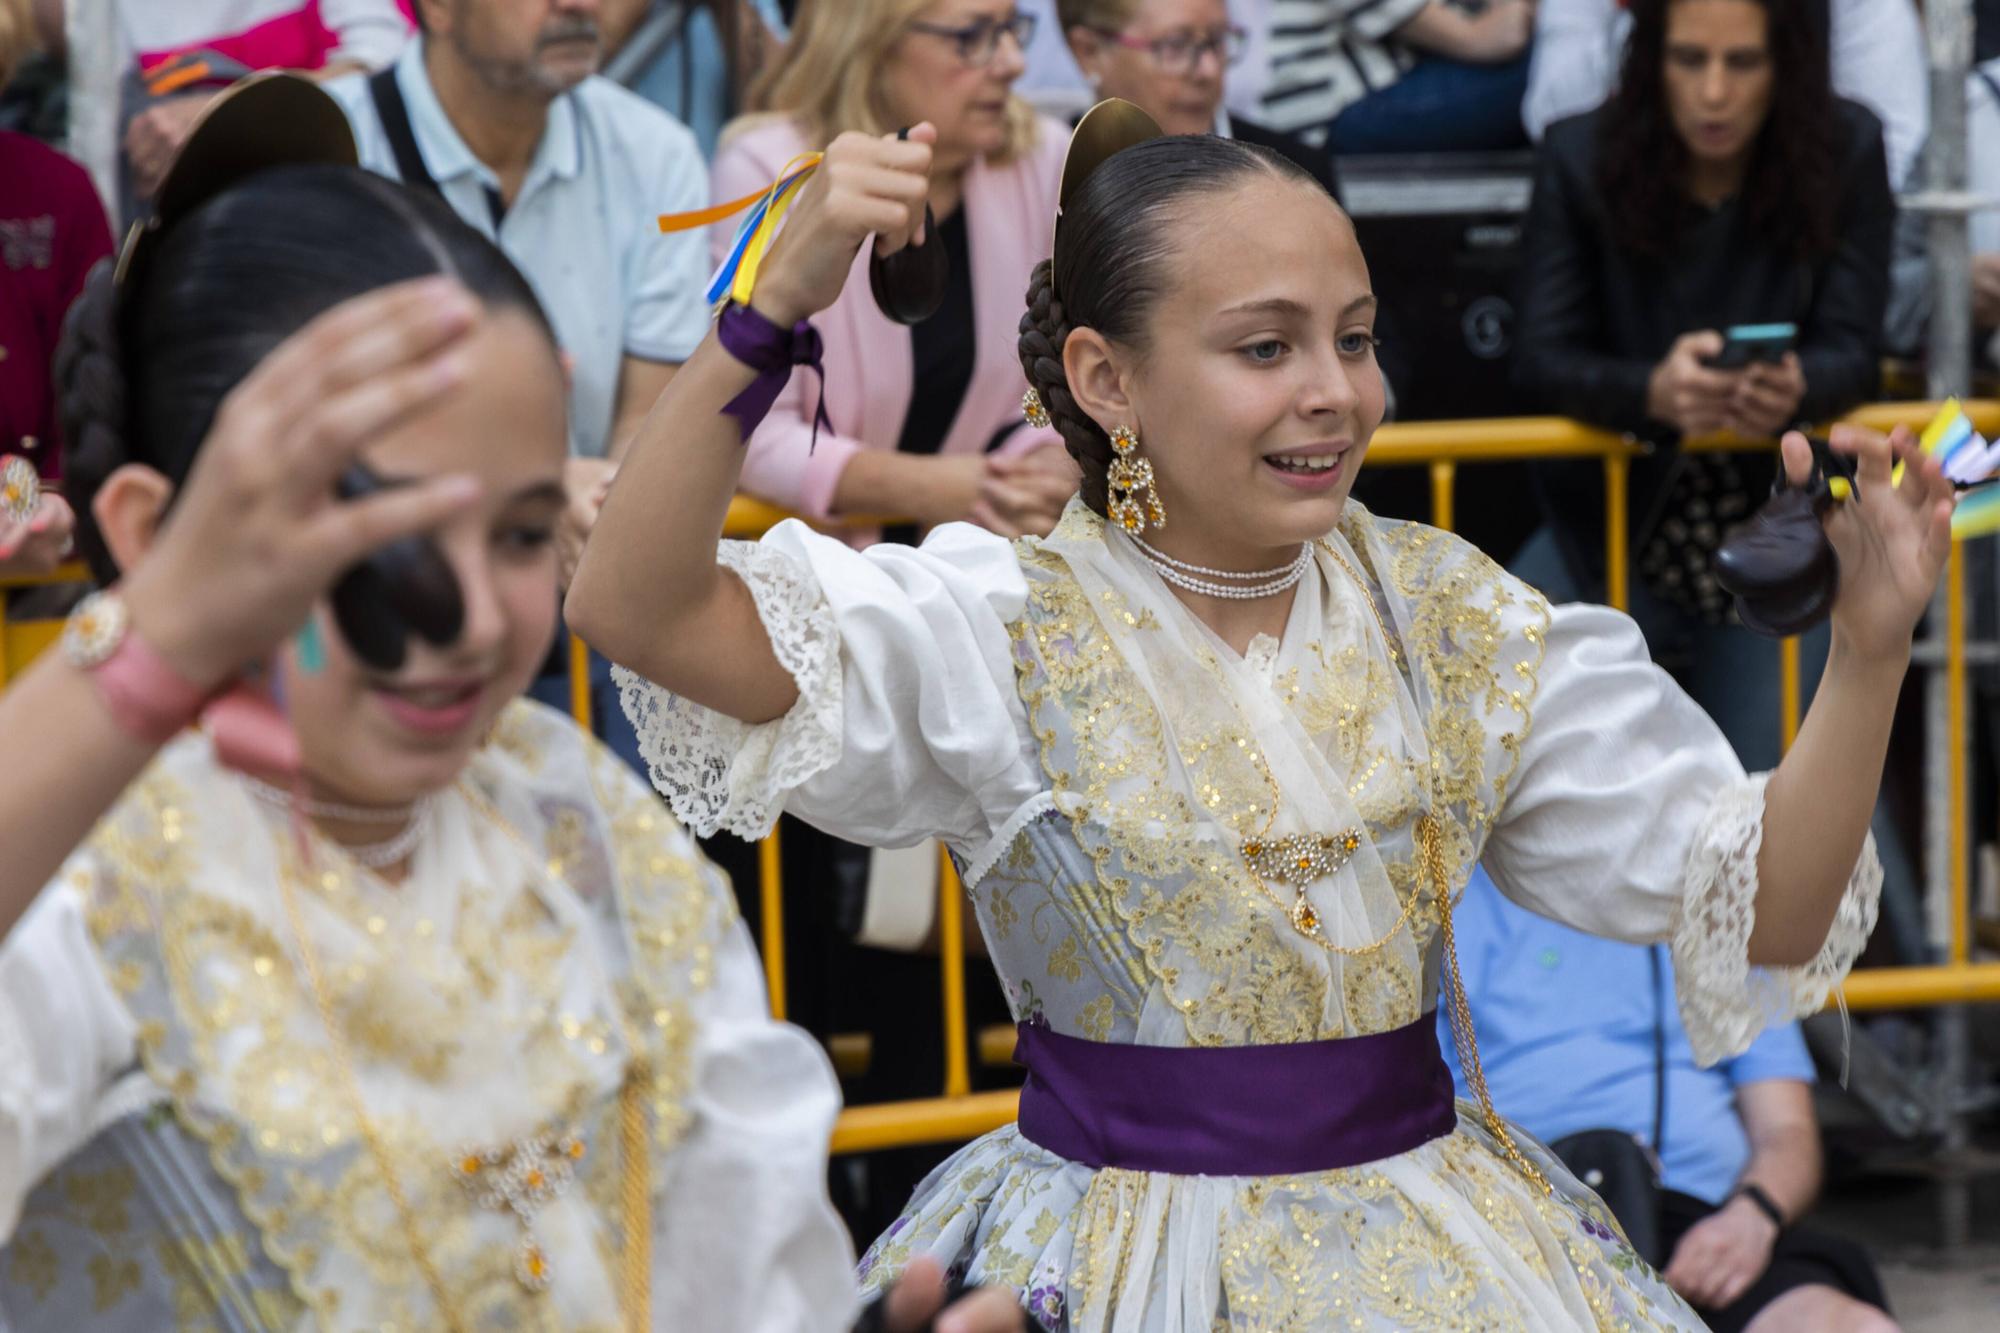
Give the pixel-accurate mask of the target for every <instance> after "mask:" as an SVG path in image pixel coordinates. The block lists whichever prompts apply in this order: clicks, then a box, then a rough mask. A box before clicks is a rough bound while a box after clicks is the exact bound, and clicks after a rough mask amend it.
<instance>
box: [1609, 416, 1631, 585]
mask: <svg viewBox="0 0 2000 1333" xmlns="http://www.w3.org/2000/svg"><path fill="white" fill-rule="evenodd" d="M1631 475H1632V460H1631V459H1629V458H1627V457H1626V456H1625V455H1624V454H1622V453H1618V454H1606V455H1605V456H1604V600H1605V601H1606V602H1608V603H1609V604H1611V605H1612V606H1614V607H1616V608H1618V609H1619V610H1620V611H1628V610H1630V609H1631V605H1632V598H1631V594H1630V592H1629V590H1628V588H1627V586H1626V582H1625V578H1626V572H1627V570H1626V560H1627V552H1626V549H1625V543H1626V540H1627V538H1626V536H1625V515H1626V509H1625V505H1626V498H1625V484H1626V482H1627V480H1628V479H1629V478H1630V477H1631Z"/></svg>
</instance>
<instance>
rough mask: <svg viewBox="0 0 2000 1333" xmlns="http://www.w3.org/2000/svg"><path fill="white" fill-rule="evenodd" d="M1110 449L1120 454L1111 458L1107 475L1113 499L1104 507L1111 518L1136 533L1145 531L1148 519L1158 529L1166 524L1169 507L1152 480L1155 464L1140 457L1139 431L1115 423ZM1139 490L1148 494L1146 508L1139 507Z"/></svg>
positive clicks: (1130, 531)
mask: <svg viewBox="0 0 2000 1333" xmlns="http://www.w3.org/2000/svg"><path fill="white" fill-rule="evenodd" d="M1111 448H1112V449H1113V451H1115V452H1116V453H1117V455H1118V457H1117V458H1115V459H1113V460H1112V462H1111V470H1110V471H1109V472H1108V473H1106V474H1105V478H1104V484H1105V489H1106V490H1107V491H1108V492H1109V497H1108V498H1109V500H1110V503H1109V504H1107V505H1106V506H1105V509H1106V510H1107V511H1108V512H1109V513H1110V515H1111V521H1112V522H1113V523H1116V524H1117V525H1118V526H1119V527H1121V528H1123V529H1125V531H1127V532H1129V533H1131V534H1133V535H1134V536H1137V535H1138V534H1139V533H1141V532H1144V531H1145V530H1146V521H1147V519H1148V518H1150V519H1151V520H1152V525H1153V526H1154V527H1156V528H1164V527H1165V526H1167V507H1166V506H1165V505H1164V504H1161V503H1160V488H1159V487H1158V486H1157V485H1156V484H1155V483H1154V481H1153V465H1152V463H1151V462H1149V461H1148V460H1146V459H1144V458H1140V457H1138V453H1139V436H1138V433H1137V432H1135V431H1134V430H1133V429H1132V428H1131V427H1130V426H1114V427H1113V428H1112V431H1111ZM1140 491H1144V492H1145V493H1146V505H1145V508H1144V509H1141V508H1140V507H1139V492H1140Z"/></svg>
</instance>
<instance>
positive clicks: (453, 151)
mask: <svg viewBox="0 0 2000 1333" xmlns="http://www.w3.org/2000/svg"><path fill="white" fill-rule="evenodd" d="M416 12H417V17H418V21H419V24H420V26H421V27H422V28H423V32H422V33H421V34H420V35H419V36H418V37H417V39H415V40H413V41H412V42H411V43H410V44H409V45H408V46H407V47H406V48H405V49H404V51H403V54H402V57H401V58H400V59H399V60H398V61H397V62H396V64H395V65H394V66H393V67H391V68H390V69H388V70H385V71H383V72H382V73H380V74H377V75H373V76H370V77H365V78H364V77H360V76H356V77H352V78H347V79H341V80H337V81H335V82H334V83H331V84H329V85H328V87H327V91H328V92H330V93H332V94H333V95H334V96H335V97H336V98H338V99H339V100H340V103H341V105H342V107H343V108H344V109H345V110H346V112H347V116H348V119H349V121H350V122H352V124H353V126H354V135H355V139H356V141H357V143H358V144H359V147H360V150H361V164H362V165H363V166H365V167H367V168H369V169H370V170H372V171H378V172H380V173H382V174H383V175H385V176H392V177H395V178H396V179H398V180H401V181H403V182H404V183H405V184H406V185H410V186H413V187H415V188H418V189H430V190H435V191H436V192H437V193H438V194H439V195H441V196H442V197H443V199H444V201H445V202H446V203H447V204H449V205H450V206H451V208H452V210H453V211H454V212H456V213H457V214H458V215H459V216H460V217H461V218H463V219H465V221H466V222H468V223H470V224H471V225H472V226H473V227H475V228H477V229H478V230H479V231H480V232H482V233H484V234H485V235H486V236H488V237H490V238H492V239H493V240H494V241H495V242H496V243H497V244H498V245H499V247H500V248H501V249H502V250H503V251H505V252H506V254H507V257H508V258H510V259H512V260H513V261H514V263H515V264H516V265H517V266H518V267H519V268H520V269H521V271H522V273H524V274H525V275H527V279H528V282H529V284H530V285H531V286H532V287H533V288H534V289H535V295H536V296H538V297H539V298H540V299H541V302H542V306H543V308H544V309H545V310H546V311H547V312H548V316H549V320H550V322H551V323H552V324H553V325H554V326H555V331H556V338H557V340H558V341H559V342H560V343H561V344H562V349H563V354H564V358H565V360H566V362H567V363H568V367H569V375H570V399H569V431H570V454H571V458H570V464H569V468H568V471H567V474H566V476H565V478H564V484H565V489H566V490H567V491H568V493H569V504H568V506H567V509H566V511H565V513H564V516H563V522H562V524H561V527H560V528H559V530H558V533H557V546H558V549H559V553H560V556H561V563H562V578H563V582H564V583H565V584H566V583H568V581H569V576H570V574H571V573H572V572H574V570H575V568H576V559H577V556H578V555H579V554H580V553H581V551H582V547H583V540H584V538H585V537H586V536H587V535H588V533H589V531H590V528H591V525H592V524H593V523H595V522H596V519H597V510H598V506H599V505H601V504H602V503H603V499H604V494H605V491H606V489H607V488H608V487H609V486H610V483H611V476H612V473H613V472H614V470H615V469H616V466H617V460H618V457H619V455H620V454H621V453H622V451H623V449H624V447H625V445H626V444H627V443H628V442H629V441H630V440H631V438H632V435H633V433H634V432H635V431H637V429H638V427H639V423H640V422H641V421H642V420H644V419H645V415H646V413H647V411H648V410H649V409H650V408H651V407H652V405H653V402H654V400H656V399H657V398H658V397H659V396H660V391H661V390H662V389H664V388H666V386H667V381H668V379H669V378H671V377H672V375H673V373H674V370H675V369H676V368H677V367H678V366H679V365H680V363H681V362H683V361H685V360H686V359H687V358H688V357H689V356H691V355H693V354H694V350H695V348H696V347H697V346H699V345H700V343H701V340H702V338H703V337H704V336H706V334H707V332H708V307H707V302H706V301H705V299H704V288H705V287H706V286H707V283H708V267H709V265H708V253H707V238H706V233H705V232H703V231H701V230H699V229H696V230H692V231H684V232H679V233H676V234H673V235H663V234H662V233H661V231H660V229H659V225H658V222H657V219H658V217H659V215H660V214H662V213H679V212H685V211H688V210H691V209H697V208H701V207H703V206H705V205H706V204H707V203H708V166H707V164H706V163H705V162H704V161H703V160H702V156H701V151H700V149H699V148H697V147H696V145H695V141H694V136H693V135H692V134H690V133H689V132H688V130H687V128H686V127H685V126H683V125H681V124H680V123H679V122H678V121H676V120H674V118H673V117H671V116H669V115H668V114H667V113H666V112H664V111H662V110H660V109H659V108H658V107H656V106H654V105H652V104H651V103H650V102H647V101H646V100H645V99H644V98H641V97H638V96H636V95H634V94H632V93H630V92H627V91H626V90H625V89H623V88H621V87H619V86H618V85H617V84H615V83H613V82H612V81H611V80H609V79H606V78H602V77H600V76H599V75H598V74H597V73H596V70H597V66H598V61H599V59H600V57H601V54H602V42H603V34H602V32H601V30H600V28H599V25H598V12H597V0H546V3H544V4H539V5H532V6H531V5H520V4H496V3H493V2H492V0H417V4H416ZM561 646H562V645H561V644H560V643H559V644H558V646H557V651H556V652H555V653H554V654H552V656H551V658H550V661H549V664H548V666H547V667H546V668H545V669H544V673H543V676H542V679H541V680H539V681H538V682H537V683H536V685H535V687H534V691H533V693H534V695H535V697H536V698H539V699H541V700H542V701H543V702H545V703H548V704H551V705H553V706H556V707H567V705H568V699H569V690H568V682H567V680H566V679H565V668H566V664H567V661H568V656H567V654H566V653H564V652H562V651H561ZM591 679H592V685H593V701H592V702H593V712H594V713H595V714H596V717H595V719H594V721H595V723H596V727H595V729H596V731H597V733H598V734H599V735H600V736H602V737H603V738H604V739H605V741H606V742H607V743H608V744H609V745H610V746H611V748H612V749H613V750H614V751H615V752H616V753H618V755H619V756H620V757H622V758H623V759H625V760H626V762H627V763H629V764H631V765H633V766H634V767H635V768H638V769H640V771H644V769H643V765H642V764H641V763H640V760H639V750H638V738H637V737H636V735H635V734H634V733H633V731H632V727H631V723H630V722H629V721H628V720H627V719H626V717H625V714H624V712H623V710H622V709H620V708H619V706H618V701H617V698H616V694H615V691H613V690H612V689H611V680H610V670H609V666H608V664H606V663H605V662H604V661H603V660H602V659H601V658H594V659H593V661H592V672H591Z"/></svg>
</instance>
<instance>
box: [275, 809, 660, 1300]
mask: <svg viewBox="0 0 2000 1333" xmlns="http://www.w3.org/2000/svg"><path fill="white" fill-rule="evenodd" d="M460 789H461V791H463V792H464V794H465V795H466V796H467V797H468V798H469V799H470V801H471V803H472V805H473V806H474V808H475V809H477V810H479V811H480V812H481V813H482V814H484V815H485V816H487V817H488V818H489V819H490V820H491V821H492V822H493V824H494V825H495V827H497V828H499V829H500V830H501V831H502V832H503V833H504V834H506V835H507V836H508V837H510V838H511V839H512V840H513V841H514V842H515V843H516V845H517V846H519V847H521V848H522V849H523V850H524V851H532V849H530V848H528V847H527V843H526V840H525V839H523V838H522V837H521V836H520V834H519V833H517V832H515V830H514V829H513V828H512V827H511V826H509V825H508V824H507V822H506V821H505V820H504V819H502V818H501V817H500V815H499V812H498V811H496V810H494V809H493V808H492V807H491V806H490V805H487V804H486V803H485V802H484V801H482V800H479V799H478V797H477V796H476V795H475V794H474V793H473V792H472V791H471V790H470V789H469V788H467V787H465V786H464V785H463V784H461V788H460ZM295 873H296V872H295V870H294V869H293V867H292V861H291V857H290V855H289V854H288V853H284V852H281V853H280V866H279V872H278V887H279V896H280V898H281V899H282V901H283V905H284V910H285V917H286V920H287V922H288V924H289V925H290V927H291V931H292V937H293V939H295V940H296V941H297V942H298V947H299V959H300V962H301V963H302V964H303V965H304V967H305V972H306V980H307V983H308V985H309V987H310V989H311V990H312V996H313V1005H314V1007H315V1008H316V1009H317V1010H318V1012H319V1020H320V1026H321V1027H322V1028H323V1029H324V1030H325V1032H326V1039H327V1044H328V1045H329V1046H330V1047H331V1048H332V1050H333V1057H334V1065H335V1068H336V1070H337V1072H338V1074H339V1076H340V1081H341V1088H342V1094H343V1097H344V1100H345V1101H346V1102H347V1104H348V1112H349V1114H351V1115H352V1116H353V1117H354V1123H355V1127H356V1129H357V1131H358V1132H359V1134H360V1137H361V1140H362V1143H363V1144H364V1145H365V1146H366V1148H367V1151H368V1156H369V1159H370V1160H371V1161H372V1162H373V1163H374V1165H375V1170H376V1172H377V1174H379V1175H380V1176H381V1177H382V1185H383V1188H384V1189H385V1190H387V1191H388V1194H389V1201H390V1204H391V1205H392V1206H393V1207H394V1208H395V1210H396V1217H397V1221H398V1223H399V1224H400V1226H401V1228H402V1231H403V1238H404V1242H405V1243H406V1244H407V1245H408V1246H409V1248H410V1257H411V1259H412V1260H413V1261H414V1262H415V1263H416V1265H417V1269H418V1271H419V1272H420V1273H421V1274H422V1275H423V1279H424V1285H425V1286H427V1287H429V1288H430V1293H431V1300H432V1302H433V1303H434V1304H435V1305H436V1306H437V1312H438V1316H439V1318H441V1319H442V1320H443V1321H444V1324H445V1327H446V1328H448V1329H449V1330H450V1331H451V1333H472V1326H471V1325H470V1324H469V1323H467V1322H466V1319H465V1317H464V1315H463V1313H462V1312H461V1311H460V1310H459V1308H458V1303H457V1302H456V1301H455V1300H453V1299H452V1296H451V1292H450V1290H449V1289H448V1288H447V1287H446V1285H445V1282H444V1277H443V1275H442V1274H441V1273H440V1272H439V1271H438V1268H437V1264H436V1262H435V1261H434V1260H433V1259H432V1257H431V1253H430V1247H429V1246H428V1245H426V1244H425V1243H424V1237H423V1232H422V1229H421V1228H420V1227H419V1226H418V1225H417V1215H416V1210H415V1209H414V1208H412V1207H411V1206H410V1200H409V1196H408V1194H407V1193H406V1192H405V1191H404V1189H403V1185H402V1181H401V1180H400V1178H399V1177H398V1176H397V1174H396V1170H395V1163H394V1159H393V1158H392V1157H391V1155H390V1152H389V1147H388V1144H387V1143H385V1142H384V1141H383V1139H382V1136H381V1133H380V1132H379V1131H378V1130H377V1128H376V1126H375V1123H374V1122H373V1121H372V1120H370V1119H369V1117H368V1108H367V1104H366V1102H365V1101H364V1100H363V1098H362V1096H361V1083H360V1080H359V1079H358V1078H356V1077H355V1073H354V1063H353V1058H352V1056H351V1054H350V1053H349V1051H348V1046H347V1041H346V1039H345V1037H344V1035H343V1034H342V1031H341V1027H340V1023H339V1020H338V1019H337V1018H336V1016H335V1015H334V1012H333V1003H332V1000H331V998H330V997H329V996H328V994H327V989H326V982H325V978H324V976H323V975H322V974H321V972H320V967H319V958H318V955H317V953H316V952H315V951H314V949H313V947H312V943H311V940H310V938H309V937H308V935H307V934H306V931H305V927H304V922H303V920H302V918H301V916H300V914H299V905H298V898H297V895H296V893H295V892H294V889H293V883H292V881H293V878H294V876H295ZM612 1007H613V1009H614V1011H615V1012H616V1013H617V1014H618V1020H619V1025H620V1027H621V1029H622V1030H623V1032H624V1034H625V1042H626V1049H627V1050H629V1051H630V1052H632V1063H631V1065H630V1066H629V1067H628V1068H627V1070H626V1074H625V1080H624V1082H623V1084H622V1085H621V1086H620V1087H619V1090H618V1119H619V1147H620V1154H621V1156H622V1157H623V1158H624V1172H623V1176H622V1179H621V1181H620V1202H621V1205H622V1212H623V1225H624V1232H625V1236H624V1240H625V1247H624V1253H623V1255H622V1263H621V1273H620V1276H621V1283H620V1285H621V1287H622V1288H623V1297H624V1300H623V1304H624V1308H625V1315H626V1326H627V1327H628V1328H629V1329H631V1330H632V1331H633V1333H642V1331H643V1330H647V1329H650V1328H651V1327H652V1240H653V1226H652V1211H653V1192H652V1155H651V1151H650V1145H649V1144H648V1143H647V1138H648V1135H647V1128H646V1107H645V1102H644V1089H645V1086H646V1084H647V1083H648V1082H650V1075H649V1071H648V1066H647V1063H646V1061H645V1059H644V1057H643V1056H641V1055H640V1053H639V1051H640V1048H639V1045H638V1042H637V1039H636V1034H635V1033H634V1032H633V1030H632V1027H631V1024H630V1022H629V1021H628V1020H627V1017H626V1015H625V1012H624V1009H623V1007H622V1006H620V1005H618V1004H616V1003H615V1002H614V1004H613V1006H612ZM531 1253H532V1254H534V1255H539V1253H540V1251H539V1247H538V1246H536V1245H535V1244H534V1241H533V1233H532V1232H529V1233H527V1236H526V1239H525V1240H524V1249H523V1259H524V1262H525V1260H526V1257H527V1256H528V1255H529V1254H531ZM545 1263H546V1261H545V1260H544V1265H545ZM531 1267H532V1266H531ZM544 1274H545V1268H544ZM524 1285H527V1286H529V1289H530V1290H531V1291H532V1290H535V1289H536V1288H535V1286H534V1284H532V1283H524ZM543 1285H544V1286H545V1285H546V1282H545V1281H544V1283H543Z"/></svg>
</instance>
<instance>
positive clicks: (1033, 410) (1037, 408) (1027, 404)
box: [1021, 387, 1049, 430]
mask: <svg viewBox="0 0 2000 1333" xmlns="http://www.w3.org/2000/svg"><path fill="white" fill-rule="evenodd" d="M1021 416H1022V417H1023V418H1025V419H1026V421H1027V423H1028V424H1029V425H1030V426H1033V427H1034V428H1035V429H1036V430H1047V429H1048V428H1049V409H1048V408H1046V407H1043V406H1042V396H1041V395H1040V394H1038V393H1036V392H1035V391H1034V389H1033V388H1032V387H1030V388H1029V389H1028V391H1027V392H1026V393H1024V394H1022V395H1021Z"/></svg>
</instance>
